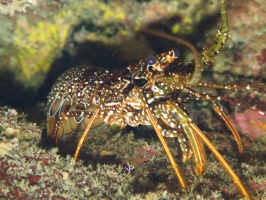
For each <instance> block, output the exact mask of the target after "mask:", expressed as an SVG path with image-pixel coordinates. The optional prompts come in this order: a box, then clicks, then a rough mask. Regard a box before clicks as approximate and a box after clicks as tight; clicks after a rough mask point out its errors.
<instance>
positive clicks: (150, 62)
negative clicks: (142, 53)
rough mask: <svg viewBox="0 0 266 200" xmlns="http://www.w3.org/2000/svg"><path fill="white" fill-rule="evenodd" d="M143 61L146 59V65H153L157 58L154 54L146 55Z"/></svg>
mask: <svg viewBox="0 0 266 200" xmlns="http://www.w3.org/2000/svg"><path fill="white" fill-rule="evenodd" d="M145 61H146V64H147V65H148V66H153V65H155V64H156V62H157V58H156V57H154V56H148V57H147V58H146V59H145Z"/></svg>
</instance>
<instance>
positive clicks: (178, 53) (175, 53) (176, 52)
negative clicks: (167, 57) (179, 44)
mask: <svg viewBox="0 0 266 200" xmlns="http://www.w3.org/2000/svg"><path fill="white" fill-rule="evenodd" d="M173 51H174V57H175V58H178V57H179V55H180V52H179V50H178V49H173Z"/></svg>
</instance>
